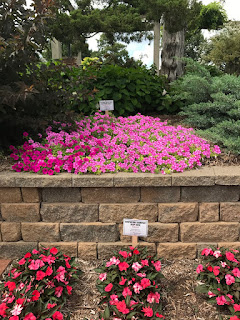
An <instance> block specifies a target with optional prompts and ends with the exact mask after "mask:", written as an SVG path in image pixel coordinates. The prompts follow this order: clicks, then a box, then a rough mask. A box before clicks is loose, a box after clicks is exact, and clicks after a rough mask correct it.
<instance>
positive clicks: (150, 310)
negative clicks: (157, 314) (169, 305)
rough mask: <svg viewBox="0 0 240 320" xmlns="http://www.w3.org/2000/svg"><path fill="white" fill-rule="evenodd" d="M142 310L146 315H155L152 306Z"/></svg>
mask: <svg viewBox="0 0 240 320" xmlns="http://www.w3.org/2000/svg"><path fill="white" fill-rule="evenodd" d="M142 312H144V316H145V317H149V318H151V317H152V316H153V309H152V308H150V307H146V308H142Z"/></svg>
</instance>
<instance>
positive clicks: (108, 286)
mask: <svg viewBox="0 0 240 320" xmlns="http://www.w3.org/2000/svg"><path fill="white" fill-rule="evenodd" d="M112 288H113V284H112V283H109V284H108V285H107V286H106V287H105V289H104V290H105V291H106V292H110V291H111V290H112Z"/></svg>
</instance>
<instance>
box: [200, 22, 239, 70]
mask: <svg viewBox="0 0 240 320" xmlns="http://www.w3.org/2000/svg"><path fill="white" fill-rule="evenodd" d="M206 51H207V53H206V55H205V56H204V57H203V58H204V60H205V61H206V62H207V63H212V64H214V65H216V66H218V67H219V68H220V69H221V70H223V71H224V72H226V73H230V74H237V75H240V23H239V22H237V21H235V22H229V23H227V24H226V25H225V27H224V28H223V29H222V30H221V31H220V32H219V33H218V34H217V35H215V36H214V37H212V38H211V39H210V41H209V42H208V44H207V45H206Z"/></svg>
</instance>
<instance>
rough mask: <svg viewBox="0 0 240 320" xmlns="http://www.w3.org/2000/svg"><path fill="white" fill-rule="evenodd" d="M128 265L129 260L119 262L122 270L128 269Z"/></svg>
mask: <svg viewBox="0 0 240 320" xmlns="http://www.w3.org/2000/svg"><path fill="white" fill-rule="evenodd" d="M128 267H129V264H128V263H127V262H125V261H123V262H120V263H119V264H118V268H119V270H120V271H126V270H127V268H128Z"/></svg>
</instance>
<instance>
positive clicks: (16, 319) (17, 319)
mask: <svg viewBox="0 0 240 320" xmlns="http://www.w3.org/2000/svg"><path fill="white" fill-rule="evenodd" d="M9 320H19V316H12V317H10V318H9Z"/></svg>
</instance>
